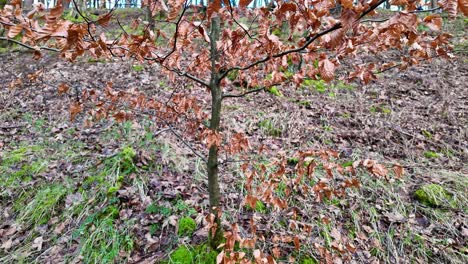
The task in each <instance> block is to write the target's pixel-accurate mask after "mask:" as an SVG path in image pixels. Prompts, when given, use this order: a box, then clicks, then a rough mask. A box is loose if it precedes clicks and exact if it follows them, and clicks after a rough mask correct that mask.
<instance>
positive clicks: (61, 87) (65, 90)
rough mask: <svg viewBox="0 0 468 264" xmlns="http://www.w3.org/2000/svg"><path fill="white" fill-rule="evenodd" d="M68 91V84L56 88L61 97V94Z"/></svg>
mask: <svg viewBox="0 0 468 264" xmlns="http://www.w3.org/2000/svg"><path fill="white" fill-rule="evenodd" d="M69 89H70V86H68V84H66V83H61V84H60V85H59V86H58V89H57V90H58V94H59V95H61V94H63V93H66V92H68V90H69Z"/></svg>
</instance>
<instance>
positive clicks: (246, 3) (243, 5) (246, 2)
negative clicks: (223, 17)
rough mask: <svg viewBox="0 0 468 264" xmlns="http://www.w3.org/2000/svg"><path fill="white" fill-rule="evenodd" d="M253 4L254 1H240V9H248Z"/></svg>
mask: <svg viewBox="0 0 468 264" xmlns="http://www.w3.org/2000/svg"><path fill="white" fill-rule="evenodd" d="M251 2H252V0H239V7H240V8H245V7H247V6H248V5H249V4H250V3H251Z"/></svg>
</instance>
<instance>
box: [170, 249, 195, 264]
mask: <svg viewBox="0 0 468 264" xmlns="http://www.w3.org/2000/svg"><path fill="white" fill-rule="evenodd" d="M193 258H194V255H193V252H192V251H190V250H189V249H188V248H187V247H186V246H181V247H179V248H178V249H176V250H175V251H174V252H173V253H172V254H171V255H170V257H169V260H170V262H169V263H174V264H176V263H177V264H192V262H193Z"/></svg>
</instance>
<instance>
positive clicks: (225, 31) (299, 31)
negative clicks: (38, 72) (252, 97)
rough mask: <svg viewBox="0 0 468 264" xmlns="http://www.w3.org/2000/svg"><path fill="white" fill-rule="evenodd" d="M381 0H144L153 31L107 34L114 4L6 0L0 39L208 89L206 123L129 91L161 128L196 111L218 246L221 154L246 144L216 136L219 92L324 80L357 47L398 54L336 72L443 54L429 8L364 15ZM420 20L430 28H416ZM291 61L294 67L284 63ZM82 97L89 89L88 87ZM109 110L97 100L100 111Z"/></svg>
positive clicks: (443, 42) (444, 39) (186, 101)
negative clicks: (106, 8) (260, 1)
mask: <svg viewBox="0 0 468 264" xmlns="http://www.w3.org/2000/svg"><path fill="white" fill-rule="evenodd" d="M385 2H386V0H371V1H358V2H355V1H351V0H342V1H339V4H340V6H341V11H340V12H339V13H338V14H335V15H332V14H331V13H330V10H331V9H333V8H334V7H335V4H334V3H333V2H332V1H328V0H314V1H309V0H290V1H276V4H275V5H272V6H270V7H269V8H267V7H260V8H254V9H250V8H248V6H249V5H250V3H251V0H240V1H239V3H238V5H237V6H236V7H234V6H232V5H231V2H230V1H222V0H211V1H209V4H208V7H207V10H206V12H187V11H188V10H189V8H190V5H189V4H190V1H184V0H169V1H167V2H165V1H147V2H145V4H146V5H148V6H149V7H150V9H151V10H152V12H153V15H154V14H156V13H157V12H160V11H162V12H165V13H166V14H167V16H166V18H165V19H164V20H158V21H157V22H156V25H155V28H154V30H153V29H152V27H151V28H150V27H146V28H145V29H144V32H143V34H142V35H135V34H128V33H127V32H125V30H124V29H123V27H122V35H121V36H119V37H118V38H117V39H114V40H109V39H107V37H106V35H105V34H104V33H103V31H102V28H103V27H105V26H106V25H107V24H108V23H109V22H110V21H111V20H112V10H111V12H109V13H108V14H105V15H103V16H101V17H100V18H99V19H97V20H96V21H92V20H90V19H87V18H85V22H84V23H81V24H73V23H72V22H70V21H65V20H63V19H61V18H60V16H61V14H62V11H63V7H62V5H61V2H60V1H59V5H58V6H57V7H55V8H53V9H51V10H50V11H49V12H47V13H44V12H45V10H44V7H43V5H40V4H39V5H36V8H35V9H34V10H33V11H32V12H30V13H28V14H27V15H26V16H23V15H21V13H22V9H21V1H20V0H13V1H11V3H10V5H7V6H5V8H4V9H3V10H1V12H0V24H1V25H2V27H4V28H5V29H6V31H7V35H6V37H2V38H1V39H2V40H7V41H13V42H17V43H18V44H20V45H23V46H24V47H28V48H30V49H33V50H34V51H35V55H36V56H40V55H41V51H42V50H53V51H59V52H60V54H61V56H62V57H64V58H66V59H69V60H71V61H73V60H75V59H76V58H77V57H78V56H81V55H84V54H89V55H90V56H94V57H119V58H132V59H136V60H139V61H146V62H148V63H157V64H159V65H160V67H161V70H162V71H164V72H167V74H168V76H169V78H170V79H171V80H173V81H177V80H178V81H181V80H182V79H185V80H187V79H188V80H190V81H192V82H193V83H194V84H196V85H198V86H200V87H204V88H206V89H207V90H208V91H209V93H210V95H211V107H210V109H209V114H208V116H209V124H208V127H204V125H203V118H204V117H205V115H204V114H203V111H201V110H200V109H199V106H198V104H197V103H196V100H192V99H190V98H182V97H177V105H176V106H175V107H172V108H171V109H169V107H163V106H162V105H161V104H158V103H156V102H155V101H154V100H153V99H149V98H144V97H140V96H139V95H135V94H133V95H132V96H130V98H129V99H128V100H129V101H131V102H132V104H133V105H134V106H135V107H139V108H146V109H153V110H154V109H157V110H159V111H161V113H164V114H160V115H159V117H158V120H160V121H161V120H162V121H161V122H163V124H166V125H167V126H169V127H171V122H173V121H174V120H176V119H177V117H175V115H182V114H184V113H189V112H191V113H194V116H195V117H196V118H194V119H192V120H191V121H190V125H189V126H190V127H192V128H194V129H192V130H190V131H191V132H192V133H191V134H192V136H195V137H196V138H199V139H201V140H203V141H205V142H206V143H207V147H208V155H207V158H206V166H207V174H208V175H207V177H208V192H209V201H210V207H211V209H212V212H213V221H212V227H213V228H212V232H210V235H209V238H210V241H211V244H212V246H213V247H216V246H218V245H219V243H220V241H221V238H222V229H221V225H220V218H219V217H220V214H219V210H220V208H221V207H222V203H221V191H220V184H219V153H220V151H227V152H229V153H232V154H235V153H239V152H241V151H244V150H246V149H247V148H248V141H247V139H246V138H245V136H243V134H237V135H235V137H233V139H231V141H230V142H224V143H222V142H223V139H222V131H221V120H222V112H221V110H222V104H223V101H224V100H228V99H229V98H238V97H244V96H246V95H248V94H254V93H260V92H262V91H266V90H268V89H270V88H271V87H273V86H277V85H281V84H284V83H294V84H296V85H300V84H301V82H303V81H304V80H307V79H322V80H324V81H327V82H329V81H332V80H333V79H335V78H336V75H337V69H338V68H339V67H340V65H341V64H342V62H343V61H345V60H352V59H353V57H354V56H356V54H360V53H369V54H379V53H382V52H384V51H388V50H400V52H401V53H400V54H401V56H399V57H398V58H394V60H393V61H391V60H388V61H379V62H378V63H376V62H373V63H362V64H359V65H355V66H354V67H355V69H354V71H352V72H350V73H349V74H346V75H344V74H342V75H341V78H343V79H347V80H353V79H359V80H360V81H362V82H364V83H368V82H370V81H372V80H373V79H375V78H376V75H375V74H376V73H378V72H382V71H386V70H389V69H393V68H399V69H406V68H407V67H408V66H411V65H413V64H417V63H419V62H421V61H423V60H430V59H431V58H434V57H439V56H440V57H446V58H447V57H450V53H449V51H450V46H449V45H448V44H449V42H448V39H449V37H450V36H449V35H448V34H445V33H443V32H440V29H441V24H442V18H441V17H440V16H439V15H428V16H426V17H425V18H424V19H422V20H421V19H420V18H419V17H418V15H417V14H416V13H417V11H416V1H409V0H401V1H393V2H392V3H394V4H398V5H402V6H405V7H406V10H405V11H404V12H398V13H395V15H394V16H393V17H391V18H390V19H387V20H383V21H382V20H378V21H377V20H376V21H373V20H369V19H367V20H363V18H364V17H366V16H371V15H373V14H376V8H377V7H379V6H381V5H383V4H384V3H385ZM272 3H273V2H272ZM456 3H457V2H456V0H455V1H454V0H447V1H446V2H445V3H444V6H445V7H446V9H449V10H450V12H451V14H452V15H456V13H457V8H456V6H457V4H456ZM453 6H455V9H454V8H453ZM458 10H461V11H462V12H463V13H464V14H466V12H467V9H466V1H462V0H459V1H458ZM78 12H79V10H78ZM79 14H81V12H79ZM420 23H424V24H425V25H427V26H428V27H429V28H430V29H432V30H434V31H435V33H434V34H428V33H427V32H423V33H421V32H418V30H417V28H418V24H420ZM167 25H170V26H167ZM17 36H21V41H18V40H14V39H13V38H15V37H17ZM294 65H295V66H296V67H294V68H295V69H297V70H290V69H291V68H292V66H294ZM228 91H231V92H228ZM106 93H107V95H108V96H109V97H110V98H111V99H112V100H111V101H113V102H114V100H115V101H117V100H118V98H117V97H119V96H121V95H122V94H120V93H116V92H114V91H112V89H111V87H110V86H108V87H107V88H106ZM86 97H93V95H90V94H89V93H88V94H86ZM174 102H175V101H174ZM173 108H177V109H178V110H177V111H176V110H174V109H173ZM112 109H114V108H110V107H109V108H106V109H104V108H100V109H99V111H101V110H102V111H111V110H112ZM70 110H71V114H72V117H73V116H75V115H76V114H77V113H78V112H80V111H82V106H81V105H79V104H75V105H72V107H71V108H70ZM99 111H95V112H99ZM106 115H107V114H100V116H106ZM114 117H115V118H117V119H122V118H124V117H125V114H122V113H121V112H118V113H116V114H115V115H114ZM164 118H166V119H164ZM178 136H179V137H182V136H181V135H180V134H178ZM184 136H186V137H188V136H190V135H184ZM225 141H226V140H225Z"/></svg>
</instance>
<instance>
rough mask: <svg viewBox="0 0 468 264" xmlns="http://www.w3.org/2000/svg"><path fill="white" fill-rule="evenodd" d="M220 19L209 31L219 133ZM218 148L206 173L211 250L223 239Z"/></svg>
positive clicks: (213, 104)
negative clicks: (212, 217)
mask: <svg viewBox="0 0 468 264" xmlns="http://www.w3.org/2000/svg"><path fill="white" fill-rule="evenodd" d="M220 27H221V25H220V19H219V17H214V18H211V31H210V56H211V78H210V89H211V120H210V129H211V130H212V131H214V132H219V127H220V123H221V102H222V89H221V86H220V80H219V72H218V69H217V67H216V64H217V62H218V60H219V57H218V49H217V47H216V42H217V41H218V40H219V36H220ZM218 151H219V149H218V146H216V145H212V146H211V147H210V150H209V153H208V162H207V171H208V193H209V196H210V207H211V212H212V213H213V214H214V215H215V223H216V230H215V232H214V234H213V233H212V232H210V233H209V236H208V239H209V242H210V245H211V247H212V248H217V247H218V246H219V244H220V243H221V241H222V238H223V230H222V226H221V219H219V217H218V210H220V200H221V192H220V188H219V177H218V173H219V168H218Z"/></svg>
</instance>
